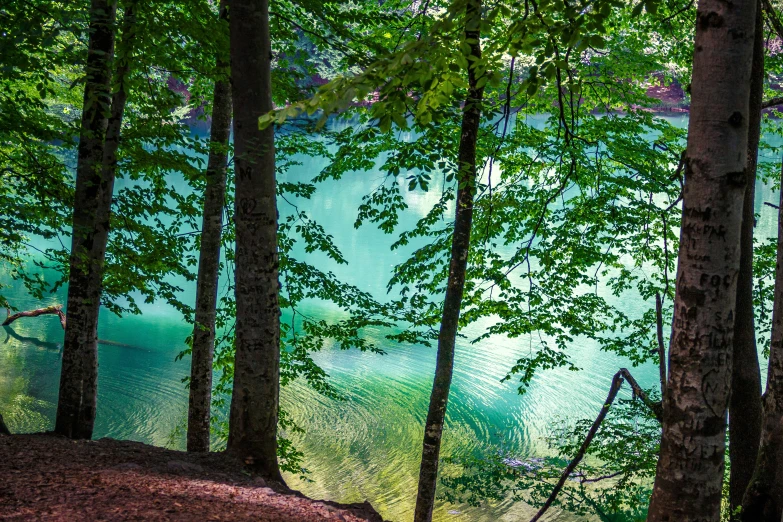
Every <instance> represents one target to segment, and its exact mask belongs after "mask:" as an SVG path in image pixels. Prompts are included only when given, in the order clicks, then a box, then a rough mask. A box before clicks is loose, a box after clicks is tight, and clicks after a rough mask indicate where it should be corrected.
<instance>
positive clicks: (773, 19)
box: [761, 0, 783, 109]
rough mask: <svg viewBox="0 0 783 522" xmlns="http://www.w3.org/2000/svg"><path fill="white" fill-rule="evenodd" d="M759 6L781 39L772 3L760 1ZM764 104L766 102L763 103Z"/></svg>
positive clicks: (782, 31) (779, 25)
mask: <svg viewBox="0 0 783 522" xmlns="http://www.w3.org/2000/svg"><path fill="white" fill-rule="evenodd" d="M761 6H762V7H763V8H764V12H765V13H766V14H767V21H769V23H771V24H772V27H773V28H774V29H775V32H776V33H777V35H778V38H781V39H783V24H781V23H780V18H778V14H777V13H776V12H775V8H774V7H772V3H771V2H770V1H769V0H761ZM765 103H766V102H765ZM781 103H783V101H780V102H778V103H777V104H776V105H780V104H781ZM761 108H762V109H766V107H764V104H762V105H761Z"/></svg>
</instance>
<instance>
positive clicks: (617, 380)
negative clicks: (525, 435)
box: [530, 368, 663, 522]
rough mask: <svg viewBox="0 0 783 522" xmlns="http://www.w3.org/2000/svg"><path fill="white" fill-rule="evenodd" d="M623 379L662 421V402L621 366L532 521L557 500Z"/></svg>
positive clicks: (534, 521) (596, 431) (588, 445)
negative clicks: (588, 429)
mask: <svg viewBox="0 0 783 522" xmlns="http://www.w3.org/2000/svg"><path fill="white" fill-rule="evenodd" d="M623 380H626V381H628V384H630V385H631V389H632V390H633V394H634V398H636V397H639V398H640V399H641V400H642V402H643V403H644V404H645V406H647V407H648V408H650V410H651V411H652V412H653V414H655V418H656V419H658V422H661V421H662V417H663V407H662V403H661V402H655V401H653V400H651V399H650V398H649V397H648V396H647V394H646V393H645V392H644V390H643V389H642V388H641V386H639V383H637V382H636V379H634V378H633V376H632V375H631V372H629V371H628V369H627V368H620V370H619V371H618V372H617V373H615V374H614V377H613V378H612V384H611V386H610V387H609V395H607V397H606V401H605V402H604V405H603V406H602V407H601V411H600V412H599V413H598V417H596V418H595V421H593V425H592V426H591V427H590V431H588V432H587V436H586V437H585V440H584V442H582V445H581V446H580V447H579V451H577V452H576V456H575V457H574V458H573V459H572V460H571V462H570V463H569V464H568V466H567V467H566V469H565V470H563V473H562V474H561V475H560V479H559V480H558V481H557V484H555V489H553V490H552V493H551V494H550V495H549V498H547V499H546V502H544V505H543V506H541V509H539V510H538V513H536V514H535V516H533V518H531V519H530V522H536V521H537V520H539V519H540V518H541V517H542V516H544V513H546V511H547V510H548V509H549V508H550V507H551V506H552V504H553V503H554V502H555V499H556V498H557V495H558V494H559V493H560V490H561V489H563V485H564V484H565V482H566V480H568V477H570V476H571V474H572V473H573V472H574V470H575V469H576V467H577V466H578V465H579V463H580V462H581V461H582V459H583V458H584V456H585V453H586V452H587V448H589V447H590V443H591V442H592V441H593V438H594V437H595V434H596V433H598V428H600V427H601V423H602V422H603V421H604V418H606V414H607V413H609V408H610V407H611V405H612V403H613V402H614V399H615V398H616V397H617V392H619V391H620V387H621V386H622V384H623ZM602 478H609V477H602ZM583 482H587V481H586V480H583Z"/></svg>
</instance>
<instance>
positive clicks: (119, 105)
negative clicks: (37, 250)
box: [55, 2, 136, 439]
mask: <svg viewBox="0 0 783 522" xmlns="http://www.w3.org/2000/svg"><path fill="white" fill-rule="evenodd" d="M115 7H116V6H112V8H111V9H112V15H111V16H112V18H113V17H114V14H113V13H114V9H115ZM135 24H136V14H135V2H132V3H131V4H130V5H129V6H128V7H127V8H126V9H125V14H124V16H123V22H122V28H121V31H122V36H123V38H122V42H121V45H120V52H119V53H118V56H117V57H116V58H117V59H116V60H115V64H116V67H115V71H114V81H113V82H110V83H113V87H114V94H113V95H112V97H111V104H110V106H109V118H108V121H107V126H106V132H105V134H104V142H103V146H102V147H100V145H98V144H96V145H95V147H96V150H97V149H98V148H100V149H101V163H100V164H99V165H98V164H93V163H90V165H89V169H86V168H85V169H84V171H83V172H82V171H80V170H79V168H78V167H77V173H76V195H75V199H74V217H73V240H72V244H71V268H70V276H69V279H68V305H67V309H68V317H69V319H68V323H67V325H66V328H65V340H64V342H63V363H62V364H63V365H62V371H61V376H60V399H59V401H58V404H57V418H56V421H55V431H56V432H57V433H59V434H61V435H65V436H67V437H71V438H76V439H89V438H91V437H92V430H93V426H94V424H95V410H96V406H97V398H98V312H99V310H100V300H101V290H102V279H103V263H104V260H105V258H106V244H107V242H108V238H109V220H110V216H111V199H112V192H113V190H114V178H115V175H116V171H117V149H118V148H119V144H120V132H121V130H122V119H123V114H124V112H125V104H126V102H127V99H128V90H127V81H128V72H129V70H130V58H131V56H130V55H131V51H132V42H133V39H134V37H135ZM109 30H110V31H111V30H112V28H109ZM111 40H112V41H113V36H112V37H111ZM112 47H113V46H112ZM111 55H113V49H110V56H111ZM104 102H105V97H101V98H98V103H100V104H102V103H104ZM90 103H95V100H93V101H89V100H88V98H87V96H86V93H85V107H88V106H89V104H90ZM106 108H107V107H105V106H104V107H102V109H101V110H104V111H105V110H106ZM90 145H91V146H92V144H90ZM80 152H81V144H80Z"/></svg>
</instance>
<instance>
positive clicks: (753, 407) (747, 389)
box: [729, 5, 764, 512]
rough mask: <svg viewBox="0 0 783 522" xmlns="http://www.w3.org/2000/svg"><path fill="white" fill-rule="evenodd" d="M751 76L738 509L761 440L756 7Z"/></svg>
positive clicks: (734, 476)
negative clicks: (755, 276)
mask: <svg viewBox="0 0 783 522" xmlns="http://www.w3.org/2000/svg"><path fill="white" fill-rule="evenodd" d="M753 41H754V43H753V65H752V69H751V77H750V104H749V109H748V111H749V112H748V165H747V168H746V173H747V174H746V179H747V185H746V186H745V199H744V202H743V210H742V232H741V234H740V267H739V275H738V276H737V304H736V315H735V316H734V354H733V367H732V375H731V399H730V402H729V461H730V462H731V476H730V481H729V505H730V508H731V511H732V512H733V511H734V509H735V508H736V507H738V506H740V505H742V497H743V495H744V494H745V490H746V489H747V487H748V484H749V483H750V479H751V477H752V476H753V468H754V467H755V465H756V456H757V455H758V449H759V442H760V439H761V371H760V370H759V356H758V351H757V350H756V324H755V321H754V319H753V225H754V222H755V213H754V203H755V195H756V163H757V160H758V152H759V139H760V138H761V102H762V98H763V96H764V26H763V22H762V16H761V6H760V5H759V6H757V8H756V34H755V37H754V40H753Z"/></svg>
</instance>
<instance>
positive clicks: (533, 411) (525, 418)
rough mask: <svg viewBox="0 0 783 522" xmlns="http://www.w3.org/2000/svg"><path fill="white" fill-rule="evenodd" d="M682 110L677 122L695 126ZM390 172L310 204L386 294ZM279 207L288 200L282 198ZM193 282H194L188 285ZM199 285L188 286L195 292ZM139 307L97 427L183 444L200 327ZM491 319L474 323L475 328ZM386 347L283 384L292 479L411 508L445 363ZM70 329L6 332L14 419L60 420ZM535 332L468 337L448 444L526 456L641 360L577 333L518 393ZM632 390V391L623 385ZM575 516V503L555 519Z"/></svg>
mask: <svg viewBox="0 0 783 522" xmlns="http://www.w3.org/2000/svg"><path fill="white" fill-rule="evenodd" d="M683 121H684V120H680V121H678V123H679V124H683ZM324 165H325V162H324V161H323V160H307V163H305V164H304V165H302V166H301V167H298V168H297V169H294V170H292V171H291V172H290V173H288V174H287V177H288V179H289V180H299V179H301V180H308V179H309V178H311V177H312V176H313V175H314V174H316V173H317V172H318V171H319V170H320V168H321V167H323V166H324ZM380 182H381V174H379V173H377V172H376V173H373V172H371V173H360V174H359V173H357V174H353V175H351V176H348V177H346V178H345V179H344V180H342V181H341V182H326V183H325V184H324V185H322V186H321V187H320V188H319V190H318V192H317V193H316V194H315V196H314V197H313V198H312V200H311V201H309V202H307V203H306V204H304V205H305V207H304V208H305V209H306V210H307V212H308V214H309V215H310V216H311V217H312V218H313V219H315V220H316V221H319V222H320V223H321V224H322V225H324V226H325V227H326V228H327V230H328V232H329V233H331V234H333V235H334V240H335V243H336V244H337V246H338V247H339V248H340V249H341V250H342V252H343V254H344V255H345V257H346V258H347V259H348V260H349V264H348V265H347V266H345V265H343V266H338V265H335V264H334V263H331V262H329V261H327V260H326V259H325V258H323V257H319V256H312V257H311V258H310V261H311V262H314V263H315V264H317V265H318V266H319V268H322V269H328V270H332V271H333V272H334V273H335V274H336V275H337V276H338V277H339V278H341V279H343V280H345V281H346V282H349V283H352V284H355V285H357V286H359V287H360V288H362V289H364V290H367V291H370V292H372V293H374V294H376V295H378V296H382V295H384V294H385V291H386V282H387V280H388V278H389V276H390V271H391V267H392V266H393V265H395V264H396V263H398V262H400V261H402V260H403V259H404V256H405V255H406V252H405V251H394V252H392V251H390V250H389V245H390V244H391V243H392V242H393V241H394V238H395V236H391V235H385V234H383V233H381V232H379V231H378V230H376V229H374V228H373V227H363V228H361V229H359V230H355V229H354V228H353V222H354V220H355V217H356V207H357V206H358V204H359V202H360V201H361V198H362V196H364V195H365V194H367V193H369V192H371V191H372V190H373V189H374V188H375V187H377V185H378V184H379V183H380ZM403 193H404V196H405V198H406V203H407V204H408V206H409V211H408V214H407V216H406V218H405V222H404V223H403V226H404V225H406V224H410V223H412V222H413V221H415V220H416V219H418V218H419V217H421V216H422V215H423V214H424V213H425V212H426V211H427V210H428V209H429V208H430V205H431V204H432V203H433V202H434V201H436V198H437V193H438V187H437V186H436V187H433V188H431V190H430V191H429V192H428V193H422V192H407V191H404V192H403ZM763 201H774V202H776V201H777V195H776V194H772V193H771V191H770V190H768V189H766V188H763V187H760V188H759V193H758V197H757V212H760V220H759V223H758V227H757V229H756V230H757V235H758V236H759V237H767V236H769V235H774V233H775V230H776V228H775V227H776V222H775V219H776V217H775V214H774V211H773V210H772V209H771V208H769V207H763V206H762V202H763ZM280 211H281V214H286V213H287V212H289V211H290V209H288V208H287V207H286V203H285V202H282V201H281V202H280ZM0 283H8V284H10V285H11V288H10V289H9V290H8V291H4V294H5V295H6V296H7V297H8V299H9V301H10V302H12V303H13V305H14V306H16V307H17V308H20V309H29V308H38V307H41V306H44V305H46V304H54V303H64V302H65V293H64V292H62V291H61V292H59V293H58V294H57V295H53V296H49V297H47V299H46V300H45V302H40V301H38V300H34V299H31V298H30V297H29V296H27V295H26V294H25V292H24V290H23V288H21V287H20V286H19V285H17V284H14V283H13V282H11V281H10V280H9V278H8V276H7V275H4V274H0ZM182 284H184V283H182ZM193 295H194V289H193V287H192V285H191V286H188V287H186V292H185V296H184V297H185V298H186V299H191V300H192V298H193ZM621 303H622V305H623V307H624V309H625V311H626V312H627V313H629V314H631V315H635V314H637V313H641V311H642V310H644V309H646V308H647V307H649V306H650V304H651V303H644V302H641V300H639V299H638V298H634V296H632V295H629V296H625V297H624V298H623V300H622V301H621ZM142 310H143V314H142V315H141V316H128V317H123V318H118V317H116V316H114V315H112V314H110V313H108V312H106V311H104V312H102V314H101V320H100V327H99V337H100V338H101V339H107V340H111V341H114V342H118V343H124V344H127V345H129V346H127V347H126V346H123V347H119V346H112V345H101V346H100V350H99V363H100V373H99V399H98V413H97V420H96V427H95V436H96V437H114V438H121V439H132V440H139V441H143V442H147V443H151V444H155V445H170V446H173V447H178V448H181V447H182V445H183V444H182V437H181V436H177V435H174V436H172V434H174V433H175V430H176V428H177V427H178V426H182V425H183V423H184V420H185V414H186V407H187V394H186V390H185V388H184V385H183V384H182V382H181V380H182V378H183V377H185V376H186V375H188V373H189V359H187V358H186V359H184V360H182V361H175V356H176V354H177V353H179V352H180V351H181V350H182V349H183V347H184V339H185V337H186V336H187V335H188V334H189V333H190V326H189V325H188V324H187V323H185V322H184V321H183V320H182V318H181V316H180V315H179V314H178V312H176V311H175V310H173V309H171V308H169V307H168V306H166V305H162V304H160V305H159V304H152V305H149V304H146V305H142ZM308 312H309V313H310V314H317V315H320V316H323V317H326V316H330V315H331V314H334V313H335V311H334V310H332V309H330V308H328V307H323V306H319V305H317V304H313V305H312V307H311V309H310V310H309V311H308ZM483 326H486V325H481V324H478V325H473V326H472V327H471V328H470V329H469V330H468V331H467V332H466V334H467V335H468V337H471V335H470V334H471V333H473V334H475V333H477V332H480V331H481V330H482V327H483ZM366 335H368V336H369V337H371V338H373V339H375V340H376V341H377V343H378V344H380V345H381V346H382V347H383V348H384V349H385V350H386V352H387V355H384V356H379V355H375V354H370V353H360V352H358V351H340V350H337V349H331V348H328V347H327V349H325V350H324V351H323V352H321V353H319V354H317V355H316V356H315V359H316V361H317V362H318V363H319V364H320V365H321V366H322V367H323V368H324V369H325V370H326V371H327V372H328V373H329V375H330V377H331V379H332V382H333V383H334V384H335V386H337V388H338V389H339V390H340V391H341V392H342V393H343V394H344V395H345V396H346V400H345V401H342V402H338V401H334V400H330V399H326V398H324V397H322V396H319V395H318V394H316V393H315V392H313V391H312V390H310V389H308V388H306V387H305V386H303V385H301V384H299V383H294V384H293V385H291V386H289V387H287V388H286V389H284V390H283V392H282V402H283V404H284V405H285V408H286V409H287V410H288V411H290V412H291V413H292V414H293V415H294V418H295V420H296V421H297V422H298V423H299V424H300V425H301V426H302V427H303V428H304V429H305V430H306V433H305V434H304V435H301V436H300V435H297V436H296V437H295V441H296V445H297V447H298V448H299V449H300V450H302V451H304V453H305V455H306V456H305V466H306V467H307V468H308V469H309V470H310V472H311V473H310V479H311V480H312V482H302V481H300V480H299V479H298V478H296V477H293V476H288V477H287V480H288V481H289V483H290V485H292V486H293V487H295V488H298V489H300V490H302V491H303V492H304V493H306V494H307V495H309V496H311V497H322V498H329V499H332V500H336V501H342V502H354V501H361V500H365V499H366V500H369V501H370V502H371V503H372V504H373V505H374V506H375V507H376V508H377V509H378V510H379V511H380V512H381V513H382V514H383V515H384V516H385V518H387V519H391V520H395V521H397V520H408V519H410V517H411V515H412V509H413V503H414V499H415V486H416V479H417V475H418V459H419V456H420V451H421V437H422V425H423V421H424V416H425V415H426V407H427V400H428V397H429V390H430V386H431V382H432V373H433V370H434V358H435V350H434V349H431V348H425V347H418V346H406V345H396V344H392V343H389V342H388V341H386V340H384V339H383V336H382V333H381V332H378V331H369V332H366ZM62 337H63V334H62V330H61V328H60V325H59V322H58V320H57V318H56V317H54V316H45V317H39V318H36V319H23V320H19V321H17V322H16V323H14V325H13V328H12V329H11V328H6V329H5V330H4V331H0V369H1V371H0V411H2V413H3V415H4V416H5V418H6V420H7V422H8V424H9V427H10V428H11V429H12V430H13V431H18V432H31V431H41V430H47V429H51V428H52V427H53V420H54V413H55V402H56V399H57V386H58V379H59V368H60V348H61V343H62ZM530 346H531V345H530V343H529V342H528V340H526V339H506V338H503V337H494V338H492V339H489V340H487V341H484V342H481V343H479V344H475V345H473V344H469V343H468V342H466V341H462V342H460V343H459V344H458V349H457V355H456V361H455V375H454V381H453V387H452V396H451V400H450V402H449V415H448V425H447V432H446V436H445V439H444V450H443V452H444V454H449V453H450V452H453V451H454V450H455V449H456V448H458V447H459V448H465V447H475V446H481V445H483V444H485V443H486V442H488V441H490V440H498V438H499V437H503V439H504V441H505V442H506V444H507V446H508V447H509V448H511V449H512V450H513V451H515V452H516V453H518V455H519V457H520V458H525V457H528V456H541V454H542V452H543V451H545V446H544V444H543V440H542V438H543V437H544V436H545V435H546V433H547V429H548V426H549V423H550V422H551V421H552V420H553V419H554V418H556V417H566V418H572V419H576V418H582V417H592V416H593V415H594V412H597V411H598V409H599V407H600V406H601V403H602V401H603V400H604V398H605V396H606V393H607V388H608V385H609V382H610V380H611V377H612V375H613V374H614V373H615V372H616V371H617V369H618V368H619V367H621V366H628V365H629V364H630V363H629V362H628V361H627V360H624V359H623V358H620V357H617V356H615V355H613V354H607V353H603V352H600V351H599V350H598V348H597V346H596V345H595V344H594V343H592V342H590V341H586V340H582V339H577V340H575V341H574V343H573V346H572V354H573V360H574V362H575V364H576V365H577V366H578V367H579V368H580V369H581V370H580V371H579V372H570V371H567V370H565V369H560V370H549V371H544V372H540V373H539V374H538V375H537V376H536V378H535V380H534V381H533V384H532V386H531V387H530V390H529V392H528V393H527V394H526V395H524V396H520V395H518V393H517V389H516V388H517V387H516V384H515V382H514V381H513V380H512V381H510V382H505V383H501V382H500V380H501V378H502V377H503V376H504V375H505V374H506V372H507V370H508V369H509V368H510V367H511V366H512V365H513V363H514V362H515V361H516V360H517V359H518V358H519V357H520V356H521V355H524V354H526V353H527V352H528V351H529V350H530V349H531V348H530ZM657 371H658V370H657V367H655V366H653V365H648V366H645V367H641V368H636V369H634V370H633V373H634V375H635V376H636V378H637V380H639V382H640V383H641V384H642V386H654V385H655V383H656V382H657ZM621 393H622V394H626V396H627V395H629V394H628V392H627V391H626V390H623V392H621ZM526 514H527V515H529V514H531V508H529V507H528V506H524V505H521V504H516V505H510V504H493V505H487V506H484V507H481V508H470V507H466V506H455V505H439V506H438V508H437V512H436V519H438V520H487V521H490V520H518V519H521V518H523V517H524V515H526ZM556 519H561V520H573V518H572V517H569V516H567V515H563V516H561V517H559V518H558V517H555V518H553V520H556Z"/></svg>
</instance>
